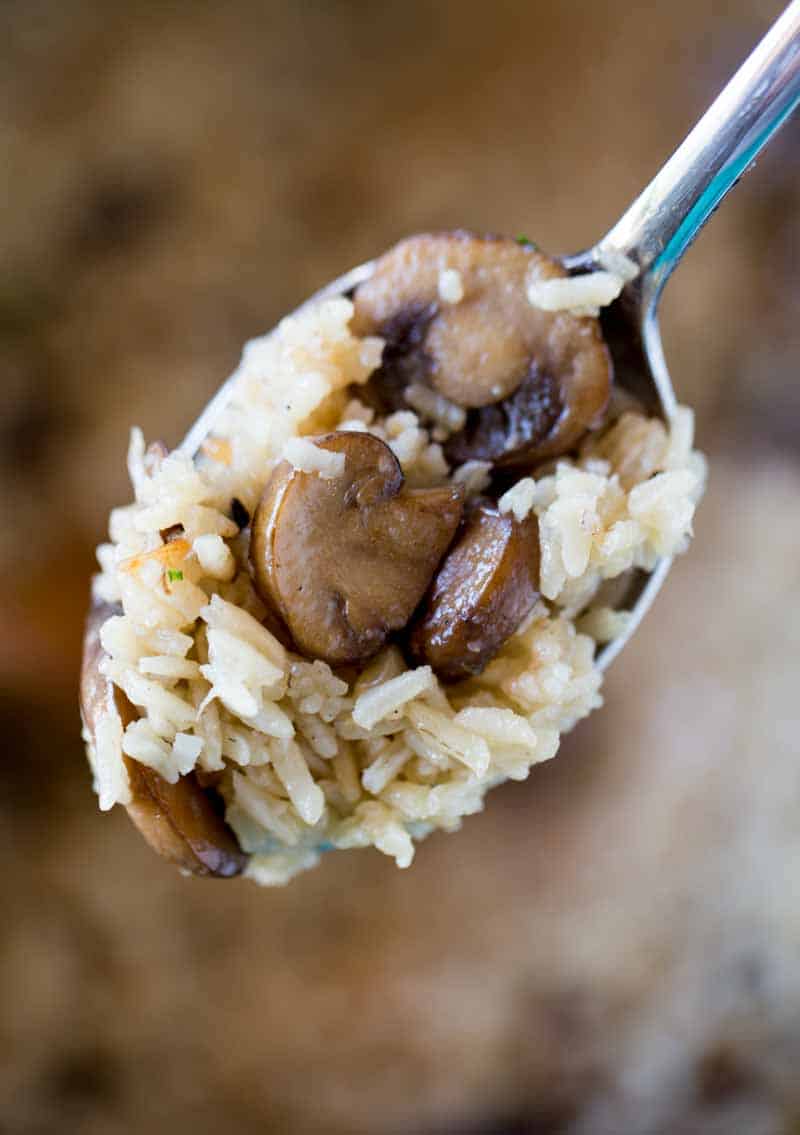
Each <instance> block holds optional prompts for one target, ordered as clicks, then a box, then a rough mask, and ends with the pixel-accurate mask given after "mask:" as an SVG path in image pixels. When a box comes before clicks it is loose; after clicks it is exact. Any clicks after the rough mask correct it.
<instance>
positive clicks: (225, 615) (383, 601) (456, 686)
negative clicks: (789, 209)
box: [82, 0, 800, 883]
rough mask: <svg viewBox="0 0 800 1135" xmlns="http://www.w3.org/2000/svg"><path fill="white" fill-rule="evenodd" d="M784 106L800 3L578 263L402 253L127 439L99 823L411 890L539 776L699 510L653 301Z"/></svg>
mask: <svg viewBox="0 0 800 1135" xmlns="http://www.w3.org/2000/svg"><path fill="white" fill-rule="evenodd" d="M798 101H800V0H794V2H793V3H792V4H791V5H790V6H789V7H788V8H787V9H786V11H785V12H784V13H783V15H782V16H781V17H780V18H779V19H778V20H777V22H776V23H775V24H774V26H773V27H772V28H771V29H770V31H769V32H768V33H767V35H766V36H765V37H764V39H763V40H762V42H761V43H760V44H759V45H758V47H757V48H756V49H755V51H754V52H753V54H752V55H751V56H750V58H749V59H748V60H747V61H746V62H745V63H744V64H743V66H742V67H741V68H740V70H739V71H738V72H737V73H736V75H735V76H734V77H733V79H732V80H731V81H730V83H729V84H728V86H727V87H726V88H725V89H724V91H723V92H722V94H721V95H720V96H719V97H718V98H717V100H716V101H715V102H714V104H713V105H712V107H711V108H710V109H709V110H708V111H707V113H706V114H705V115H704V117H703V118H702V119H701V120H700V122H699V123H698V125H697V126H696V127H695V128H694V130H693V131H692V132H691V133H690V134H689V136H688V137H687V138H686V140H685V141H684V142H683V143H682V144H681V146H680V147H679V148H678V150H677V151H676V152H675V154H674V155H673V156H672V158H670V160H669V161H668V162H667V164H666V165H665V166H664V168H663V169H662V170H661V171H660V173H658V175H657V176H656V177H655V178H654V179H653V181H652V182H651V183H650V185H649V186H648V187H647V188H646V189H645V191H644V192H643V193H642V194H641V195H640V196H639V197H638V198H637V199H636V200H635V201H634V202H633V204H632V205H631V206H630V208H629V209H628V210H627V211H626V212H625V213H624V215H623V216H622V218H621V219H620V220H619V221H618V222H617V224H616V225H615V226H614V227H613V228H612V229H611V230H610V231H609V232H608V233H607V234H606V235H605V236H604V237H603V238H602V239H601V240H600V241H599V242H598V243H597V244H596V245H595V246H594V247H592V248H591V249H588V250H587V251H585V252H581V253H578V254H576V255H572V256H566V257H562V258H560V259H555V258H551V257H548V256H546V255H545V254H544V253H542V252H541V251H540V250H539V249H538V248H537V247H536V246H535V245H534V244H533V243H532V242H531V241H529V240H528V239H527V238H524V237H520V238H517V239H506V238H502V237H497V236H490V237H481V236H476V235H474V234H471V233H467V232H453V233H440V234H425V235H421V236H417V237H411V238H409V239H407V240H405V241H402V242H401V243H400V244H398V245H397V246H396V247H395V248H393V249H391V250H390V251H389V252H387V253H386V254H385V255H383V256H381V257H380V258H378V259H377V260H375V261H372V262H370V263H368V264H364V265H361V266H360V267H358V268H355V269H353V270H352V271H351V272H348V273H347V274H346V275H344V276H342V277H340V278H339V279H338V280H335V281H334V282H333V283H332V284H330V285H328V286H327V287H326V288H324V289H323V290H322V291H320V292H319V293H317V294H316V295H315V296H314V297H312V299H311V300H309V301H308V302H307V303H306V304H304V305H303V306H302V307H301V308H299V309H298V310H297V311H296V312H295V313H294V314H293V315H292V316H290V317H288V318H287V319H285V320H283V321H282V322H281V324H280V325H279V326H278V327H277V328H276V329H275V330H274V331H273V332H271V333H270V334H269V335H266V336H263V337H262V338H260V339H257V340H253V342H251V343H250V344H248V345H247V347H246V348H245V351H244V355H243V358H242V362H241V364H240V366H239V368H238V369H237V371H236V372H235V373H234V375H232V376H231V378H230V379H229V380H228V381H227V382H226V383H225V384H224V386H223V387H222V388H221V389H220V391H219V392H218V394H217V395H216V396H215V397H214V398H213V399H212V401H211V402H210V403H209V405H208V406H207V407H206V409H205V410H204V411H203V413H202V414H201V416H200V418H199V419H198V420H197V422H196V423H195V425H194V426H193V427H192V429H191V430H190V431H189V433H188V435H187V437H186V438H185V439H184V441H183V443H182V444H181V445H180V446H179V447H178V449H177V450H175V451H174V452H172V453H169V451H168V450H167V448H166V447H165V446H163V445H162V444H161V443H155V444H154V445H151V446H150V447H148V448H146V447H145V445H144V441H143V439H142V438H141V434H139V433H138V431H134V434H133V438H132V443H131V449H130V452H129V469H130V473H131V479H132V481H133V485H134V490H135V498H136V499H135V501H134V502H133V503H132V504H131V505H129V506H128V507H126V508H122V509H116V510H114V512H113V514H112V518H111V525H110V535H111V542H110V543H109V544H106V545H103V546H101V549H100V550H99V553H98V558H99V560H100V564H101V568H102V571H101V574H100V575H99V576H98V577H97V578H96V580H95V583H94V590H93V612H92V616H91V618H90V622H89V626H88V631H87V640H86V647H85V653H84V671H83V679H82V709H83V718H84V726H85V737H86V740H87V745H88V750H89V756H90V761H91V763H92V768H93V771H94V776H95V785H96V788H97V791H98V795H99V797H100V806H101V808H103V809H107V808H109V807H111V806H112V805H113V804H115V803H121V804H123V805H124V806H125V807H126V808H127V809H128V811H129V813H130V815H131V817H132V819H133V820H134V822H135V823H136V824H137V825H138V826H139V828H140V829H141V831H142V832H143V834H144V835H145V837H146V838H147V839H148V842H150V843H151V845H152V846H153V847H155V848H156V850H158V851H159V852H160V853H161V854H162V855H164V856H165V857H166V858H168V859H170V860H171V861H173V862H175V863H177V864H178V865H179V866H181V867H182V868H183V869H185V870H187V871H189V872H191V873H193V874H210V875H215V876H218V877H228V876H230V875H234V874H238V873H241V872H242V871H245V872H246V873H249V874H250V875H252V876H253V877H255V878H256V879H257V880H258V881H260V882H264V883H276V882H285V881H286V880H287V879H288V878H290V877H291V876H292V875H294V874H296V873H297V872H298V871H300V870H303V869H305V868H306V867H309V866H313V864H314V863H315V862H316V861H317V860H318V858H319V852H320V851H321V850H328V849H331V848H342V849H344V848H350V847H364V846H374V847H376V848H378V849H379V850H380V851H382V852H384V853H385V854H387V855H390V856H392V857H393V858H394V859H395V860H396V862H397V863H398V865H399V866H408V864H409V863H410V862H411V859H412V857H413V853H414V841H415V840H417V839H419V838H422V837H423V836H425V835H427V834H428V833H429V832H431V831H432V830H434V829H437V828H441V829H444V830H446V831H450V830H453V829H454V828H457V827H458V826H459V824H460V822H461V819H462V818H463V817H464V816H466V815H469V814H471V813H472V812H475V811H477V810H478V809H479V808H480V807H481V806H482V800H483V797H484V795H485V793H486V792H487V791H488V790H489V789H490V788H492V787H493V786H494V785H496V784H498V783H500V782H501V781H502V780H505V779H507V778H512V779H520V780H521V779H524V778H525V777H526V776H527V775H528V772H529V771H530V768H531V766H532V765H533V764H535V763H537V762H539V761H542V760H546V759H548V758H549V757H551V756H553V755H554V753H555V751H556V749H557V747H558V742H559V736H560V734H561V733H563V732H565V731H567V730H569V729H570V728H572V726H573V725H574V724H575V722H576V721H578V720H579V719H580V718H581V717H583V716H585V715H586V714H587V713H589V712H590V711H591V710H592V709H594V708H595V707H596V706H598V705H599V704H600V703H601V699H600V697H599V689H600V686H601V682H602V671H603V670H604V669H605V668H606V667H607V666H608V665H609V663H610V662H611V661H612V660H613V659H614V658H615V657H616V656H617V655H618V654H619V652H620V650H622V648H623V647H624V646H625V644H626V643H627V642H628V641H629V640H630V637H631V635H632V634H633V632H634V630H635V629H636V627H637V626H638V624H639V623H640V622H641V620H642V618H643V616H644V614H645V613H646V612H647V610H648V608H649V606H650V604H651V603H652V602H653V599H654V598H655V596H656V594H657V592H658V591H659V589H660V588H661V586H662V584H663V582H664V580H665V578H666V575H667V573H668V571H669V568H670V565H671V563H672V557H673V555H674V554H675V553H677V552H679V551H681V550H683V548H684V547H685V545H686V542H687V540H688V537H689V535H690V532H691V522H692V516H693V512H694V508H695V505H696V504H697V501H698V499H699V496H700V494H701V492H702V473H701V465H702V463H701V459H700V458H699V457H698V455H696V454H694V453H693V452H692V449H691V445H692V439H691V414H690V412H689V411H687V410H686V409H685V408H681V407H679V406H678V404H677V401H676V398H675V394H674V391H673V388H672V383H671V380H670V376H669V372H668V370H667V366H666V362H665V359H664V354H663V350H662V345H661V338H660V333H659V327H658V304H659V300H660V297H661V294H662V291H663V288H664V285H665V283H666V281H667V280H668V278H669V276H670V274H671V273H672V271H673V269H674V268H675V267H676V265H677V264H678V262H679V261H680V258H681V257H682V255H683V253H684V252H685V251H686V249H687V248H688V246H689V245H690V243H691V242H692V240H693V239H694V237H695V236H696V235H697V233H698V232H699V231H700V229H701V228H702V226H703V225H704V224H705V222H706V221H707V220H708V218H709V216H710V215H711V213H712V212H713V211H714V209H715V208H716V206H717V205H718V204H719V202H720V201H721V200H722V198H723V197H724V196H725V194H726V193H727V192H728V190H729V189H730V188H731V187H732V186H733V185H734V184H735V183H736V181H737V180H738V178H739V177H740V176H741V174H742V173H743V172H744V171H745V170H746V169H747V168H748V166H749V165H751V164H752V162H753V160H754V159H755V157H756V155H757V154H758V153H759V151H760V150H761V149H762V147H763V146H764V145H765V144H766V142H767V141H768V140H769V139H770V138H771V137H772V135H773V134H774V133H775V131H776V130H777V129H778V128H779V127H780V126H781V124H782V123H783V122H784V121H785V120H786V119H787V118H788V116H789V115H790V114H791V112H792V111H793V110H794V109H795V107H796V105H797V103H798ZM608 588H616V589H617V590H616V593H615V594H613V597H612V595H611V592H610V591H608Z"/></svg>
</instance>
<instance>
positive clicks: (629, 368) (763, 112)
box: [180, 0, 800, 668]
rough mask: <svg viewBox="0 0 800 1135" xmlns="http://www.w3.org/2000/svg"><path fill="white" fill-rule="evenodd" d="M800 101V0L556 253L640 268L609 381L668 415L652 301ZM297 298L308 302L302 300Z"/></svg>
mask: <svg viewBox="0 0 800 1135" xmlns="http://www.w3.org/2000/svg"><path fill="white" fill-rule="evenodd" d="M798 102H800V0H793V2H792V3H791V4H790V5H789V6H788V8H786V10H785V11H784V13H783V14H782V15H781V16H780V18H779V19H778V20H777V21H776V22H775V23H774V24H773V25H772V27H771V28H770V30H769V31H768V32H767V34H766V35H765V36H764V38H763V39H762V40H761V42H760V43H759V44H758V46H757V47H756V48H755V50H754V51H753V53H752V54H751V55H750V56H749V58H748V59H747V60H746V61H745V62H744V63H743V64H742V66H741V67H740V68H739V70H738V71H737V72H736V74H735V75H734V76H733V78H732V79H731V80H730V82H729V83H728V85H727V86H726V87H725V89H724V90H723V91H722V93H721V94H720V95H719V96H718V97H717V99H716V100H715V101H714V103H712V105H711V107H710V108H709V109H708V110H707V111H706V113H705V114H704V115H703V117H702V118H701V119H700V121H699V122H698V123H697V125H696V126H695V127H694V129H693V130H692V131H691V133H690V134H689V135H688V136H687V138H686V139H685V140H684V141H683V142H682V143H681V145H680V146H679V147H678V149H677V150H676V151H675V153H674V154H673V155H672V157H671V158H670V159H669V161H668V162H667V163H666V165H665V166H664V167H663V168H662V169H661V171H660V172H659V173H658V174H657V175H656V176H655V177H654V178H653V180H652V181H651V182H650V184H649V185H648V186H647V188H646V189H645V190H644V192H643V193H642V194H640V196H639V197H637V198H636V200H635V201H634V202H633V204H632V205H631V206H630V207H629V208H628V209H627V210H626V211H625V213H623V215H622V217H621V218H620V220H619V221H618V222H617V223H616V225H614V227H613V228H612V229H611V230H610V231H609V232H608V233H607V234H606V235H605V236H604V237H603V238H602V239H601V240H600V241H598V243H597V244H596V245H594V247H593V248H590V249H588V250H586V251H584V252H579V253H577V254H575V255H572V256H565V257H563V263H564V265H565V266H566V267H567V268H568V269H569V270H570V272H572V273H573V274H576V275H577V274H580V273H582V272H587V271H591V270H592V269H595V268H598V267H600V266H601V265H602V263H603V261H605V260H606V259H607V258H608V257H609V255H610V256H611V257H613V255H614V254H615V253H616V254H619V253H622V254H624V255H625V256H627V257H628V258H629V259H631V260H633V261H634V262H635V263H636V264H637V265H638V266H639V275H638V276H637V277H636V279H634V280H633V281H631V282H630V283H629V284H627V285H626V287H625V288H624V289H623V291H622V293H621V294H620V296H619V298H618V299H617V300H616V301H615V302H614V303H613V304H612V305H611V306H610V307H609V308H607V309H606V310H605V311H604V313H603V329H604V332H605V334H606V338H607V339H608V341H609V346H610V348H611V352H612V355H613V357H614V363H615V380H616V382H617V383H618V384H619V385H620V386H622V387H624V388H626V389H629V390H630V391H631V392H632V393H634V394H636V395H637V397H639V398H640V399H641V400H643V401H644V402H645V403H646V404H647V405H648V406H649V407H650V408H651V409H652V410H653V412H656V413H660V414H661V415H662V416H663V417H664V418H665V419H666V420H667V421H669V420H671V418H672V417H673V415H674V413H675V408H676V399H675V392H674V390H673V388H672V381H671V379H670V376H669V371H668V369H667V364H666V361H665V359H664V351H663V348H662V345H661V333H660V330H659V326H658V303H659V300H660V298H661V293H662V291H663V288H664V285H665V284H666V282H667V280H668V279H669V277H670V275H671V274H672V272H673V270H674V269H675V267H676V266H677V264H678V263H679V261H680V259H681V257H682V256H683V254H684V252H685V251H686V249H687V248H688V247H689V245H690V244H691V243H692V241H693V240H694V238H695V237H696V236H697V234H698V233H699V232H700V229H701V228H702V227H703V225H704V224H705V223H706V221H707V220H708V218H709V217H710V216H711V214H712V213H713V212H714V210H715V209H716V207H717V206H718V205H719V203H720V201H721V200H722V198H723V197H724V196H725V194H726V193H727V192H728V190H729V189H731V188H732V187H733V186H734V185H735V184H736V182H737V181H738V180H739V178H740V177H741V175H742V174H743V173H744V172H745V170H746V169H748V167H749V166H751V165H752V164H753V162H754V159H755V158H756V156H757V155H758V153H759V152H760V151H761V149H762V148H763V147H764V146H765V145H766V143H767V142H768V141H769V140H770V138H771V137H772V135H773V134H774V133H775V132H776V130H778V128H779V127H780V126H782V125H783V123H784V122H785V121H786V119H787V118H788V117H789V115H790V114H791V113H792V111H793V110H794V109H795V107H796V106H797V104H798ZM374 263H375V262H374V261H370V262H369V263H367V264H361V265H359V267H357V268H354V269H352V271H350V272H348V273H346V274H345V275H344V276H340V277H339V279H337V280H334V281H333V283H331V284H328V285H327V286H326V287H325V288H323V289H321V291H319V292H317V293H316V294H315V295H314V296H312V297H311V299H309V300H308V301H307V304H310V303H315V302H317V301H318V300H321V299H325V298H327V297H329V296H335V295H343V294H347V293H349V292H352V291H353V290H354V289H355V288H356V287H357V286H358V285H359V284H360V283H362V282H363V281H364V280H366V279H368V277H369V276H370V275H371V274H372V271H373V268H374ZM302 306H303V307H305V306H306V304H303V305H302ZM230 383H231V379H229V380H228V382H226V383H225V385H224V386H223V387H222V388H221V389H220V390H219V391H218V393H217V394H216V395H215V397H214V398H213V399H212V400H211V402H210V403H209V404H208V406H207V407H206V409H205V410H204V412H203V413H202V415H201V416H200V418H199V419H198V421H197V422H196V423H195V424H194V426H193V427H192V429H191V430H190V431H189V433H188V435H187V436H186V438H185V439H184V441H183V443H182V445H181V447H180V448H181V449H182V450H183V451H184V452H186V453H189V454H194V453H195V452H196V451H197V449H198V448H199V446H200V444H201V442H202V441H203V439H204V438H205V437H206V435H207V434H208V432H209V431H210V429H211V427H212V424H213V422H214V420H215V418H216V416H217V414H218V413H219V411H220V409H221V408H222V407H223V406H224V404H225V402H226V401H227V397H228V392H229V387H230ZM671 565H672V560H671V558H667V557H663V558H662V559H661V560H659V562H658V563H657V564H656V566H655V568H654V570H653V571H652V572H650V573H645V572H637V573H636V574H635V576H634V578H633V579H632V580H631V585H630V587H629V588H628V591H627V594H626V596H625V597H624V599H623V601H622V603H621V606H622V607H623V608H625V609H627V610H629V612H630V618H629V620H628V623H627V626H626V629H625V631H624V632H623V633H622V634H620V635H619V636H618V637H617V638H616V639H614V641H613V642H611V643H609V644H608V645H607V646H605V647H604V648H603V650H601V651H600V653H599V654H598V657H597V662H598V665H599V666H601V667H602V668H606V667H607V666H608V665H609V664H610V663H611V662H612V661H613V659H614V658H616V656H617V655H618V654H619V652H620V651H621V650H622V648H623V647H624V646H625V645H626V644H627V642H628V641H629V640H630V638H631V636H632V635H633V633H634V631H635V630H636V628H637V627H638V626H639V624H640V623H641V621H642V619H643V618H644V616H645V614H646V613H647V611H648V609H649V608H650V605H651V604H652V602H653V600H654V599H655V597H656V595H657V594H658V592H659V590H660V589H661V587H662V585H663V583H664V580H665V579H666V577H667V573H668V572H669V569H670V567H671Z"/></svg>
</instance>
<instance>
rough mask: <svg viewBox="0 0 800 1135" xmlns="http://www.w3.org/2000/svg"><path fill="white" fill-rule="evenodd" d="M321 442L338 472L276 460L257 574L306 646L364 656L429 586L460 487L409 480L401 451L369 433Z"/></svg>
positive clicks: (304, 649)
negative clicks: (415, 485) (419, 485)
mask: <svg viewBox="0 0 800 1135" xmlns="http://www.w3.org/2000/svg"><path fill="white" fill-rule="evenodd" d="M314 445H315V446H316V447H317V448H318V449H320V450H322V451H325V452H327V453H330V454H338V455H340V456H341V461H340V462H338V463H337V465H338V471H337V472H335V473H333V474H330V475H323V473H322V472H304V471H302V470H301V469H298V468H296V467H295V466H294V465H292V464H291V463H290V462H288V461H282V462H280V464H279V465H278V466H277V467H276V468H275V470H274V471H273V473H272V476H271V477H270V480H269V482H268V484H267V487H266V489H265V491H264V495H263V496H262V498H261V502H260V504H259V506H258V509H257V510H256V514H255V516H254V518H253V525H252V538H251V544H250V559H251V563H252V567H253V575H254V579H255V583H256V587H257V589H258V592H259V594H260V595H261V598H262V599H263V600H264V602H265V603H267V604H268V606H269V607H270V608H271V610H272V611H273V612H274V614H276V615H277V616H278V617H279V618H280V619H281V620H282V622H283V623H284V624H285V625H286V627H287V628H288V630H289V632H290V634H291V636H292V639H293V640H294V643H295V645H296V647H297V649H298V650H299V651H300V652H301V653H303V654H305V655H307V656H308V657H310V658H319V659H322V660H324V661H325V662H329V663H331V664H332V665H343V664H346V663H356V662H362V661H364V660H366V659H367V658H369V657H371V656H372V655H373V654H375V653H377V651H378V650H380V648H381V647H382V646H383V644H384V643H385V642H386V639H387V637H388V636H389V634H390V633H391V632H392V631H398V630H401V629H403V628H404V627H405V626H406V624H407V623H408V621H409V619H410V618H411V616H412V614H413V612H414V610H415V608H416V607H417V605H418V604H419V602H420V600H421V599H422V596H423V595H424V594H425V592H426V590H427V589H428V585H429V584H430V581H431V578H432V576H433V573H434V571H435V570H436V567H437V565H438V563H439V561H440V560H441V558H442V556H443V555H444V553H445V551H446V550H447V547H448V545H449V544H450V541H451V540H452V538H453V535H454V533H455V531H456V529H457V527H458V524H459V521H460V519H461V513H462V508H463V505H462V498H461V492H460V490H459V489H458V488H457V487H453V486H446V487H443V488H430V489H408V488H406V487H405V485H404V478H403V473H402V470H401V468H400V463H399V462H398V460H397V458H396V457H395V455H394V454H393V453H392V451H391V449H390V448H389V447H388V445H386V444H385V443H384V442H382V441H381V440H380V439H379V438H377V437H374V436H372V435H371V434H367V433H358V432H355V431H352V432H351V431H348V430H340V431H337V432H335V433H332V434H327V435H325V436H323V437H319V438H316V439H314Z"/></svg>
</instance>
